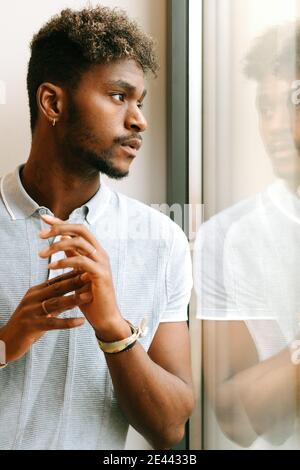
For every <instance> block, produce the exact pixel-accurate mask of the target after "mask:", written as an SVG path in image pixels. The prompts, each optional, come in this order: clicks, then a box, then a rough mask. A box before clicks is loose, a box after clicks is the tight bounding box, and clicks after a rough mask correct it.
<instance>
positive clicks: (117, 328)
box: [94, 317, 132, 343]
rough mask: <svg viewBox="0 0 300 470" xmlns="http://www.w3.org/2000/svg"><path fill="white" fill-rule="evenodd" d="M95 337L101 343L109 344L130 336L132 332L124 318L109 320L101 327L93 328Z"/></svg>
mask: <svg viewBox="0 0 300 470" xmlns="http://www.w3.org/2000/svg"><path fill="white" fill-rule="evenodd" d="M94 330H95V334H96V337H97V338H98V339H100V340H101V341H104V342H107V343H110V342H114V341H120V340H122V339H125V338H128V337H129V336H131V334H132V331H131V328H130V326H129V324H128V323H127V321H126V320H124V318H122V317H120V318H118V319H111V320H109V321H107V322H106V323H103V324H102V325H101V326H99V327H98V326H97V328H94Z"/></svg>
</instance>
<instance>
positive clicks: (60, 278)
mask: <svg viewBox="0 0 300 470" xmlns="http://www.w3.org/2000/svg"><path fill="white" fill-rule="evenodd" d="M78 274H79V271H78V270H77V269H74V270H73V271H69V272H67V273H64V274H60V275H59V276H56V277H53V278H51V279H47V280H46V281H44V282H42V283H41V284H37V285H35V286H32V287H31V288H30V291H31V292H35V291H40V290H41V289H43V288H45V287H49V285H53V284H55V283H57V282H60V281H63V280H65V279H72V278H73V277H76V276H78Z"/></svg>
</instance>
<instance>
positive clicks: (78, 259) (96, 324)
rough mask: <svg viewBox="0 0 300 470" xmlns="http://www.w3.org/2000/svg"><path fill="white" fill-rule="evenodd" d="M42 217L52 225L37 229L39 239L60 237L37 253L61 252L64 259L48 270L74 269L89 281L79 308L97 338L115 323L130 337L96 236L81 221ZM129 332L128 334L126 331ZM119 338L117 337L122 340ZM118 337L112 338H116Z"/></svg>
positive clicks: (107, 264)
mask: <svg viewBox="0 0 300 470" xmlns="http://www.w3.org/2000/svg"><path fill="white" fill-rule="evenodd" d="M41 217H42V218H43V220H44V221H45V222H46V223H48V224H49V225H51V228H50V229H49V230H43V231H41V232H40V237H41V238H48V237H53V236H59V235H60V236H61V240H60V241H58V242H56V243H53V244H52V245H51V246H49V247H47V248H45V249H44V250H42V251H40V252H39V255H40V256H41V257H42V258H47V257H49V256H50V255H52V254H53V253H56V252H59V251H64V252H65V253H66V255H67V258H64V259H62V260H59V261H56V262H53V263H50V264H49V265H48V267H49V268H51V269H61V268H74V269H77V270H78V271H80V272H82V275H81V278H82V279H83V280H84V281H90V289H91V293H92V300H91V301H90V302H89V303H86V304H84V305H81V306H80V309H81V311H82V312H83V314H84V315H85V317H86V318H87V320H88V321H89V322H90V324H91V325H92V327H93V328H94V330H95V331H96V334H97V336H98V337H101V339H103V340H105V337H104V336H103V333H104V335H105V332H107V331H112V330H114V329H115V331H116V330H117V329H118V327H117V328H116V325H118V326H119V325H122V330H123V332H124V334H123V333H122V334H121V329H119V332H120V334H121V338H122V337H124V338H125V337H126V336H129V335H130V334H131V329H130V328H129V326H128V324H127V323H126V322H125V320H124V319H122V316H121V314H120V312H119V309H118V306H117V302H116V297H115V291H114V286H113V280H112V274H111V269H110V263H109V257H108V255H107V253H106V252H105V251H104V250H103V248H102V247H101V246H100V244H99V243H98V241H97V240H96V238H95V237H94V236H93V235H92V234H91V233H90V232H89V230H88V229H87V228H86V227H85V226H84V225H82V224H69V223H66V222H64V221H62V220H60V219H58V218H57V217H51V216H48V215H42V216H41ZM127 333H128V334H127ZM121 338H119V339H121ZM117 339H118V338H113V339H112V341H113V340H117Z"/></svg>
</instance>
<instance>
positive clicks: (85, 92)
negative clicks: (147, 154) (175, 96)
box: [62, 60, 147, 178]
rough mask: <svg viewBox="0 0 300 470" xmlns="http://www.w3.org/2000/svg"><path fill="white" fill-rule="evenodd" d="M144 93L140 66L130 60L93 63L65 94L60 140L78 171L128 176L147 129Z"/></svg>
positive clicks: (114, 176) (118, 176) (116, 176)
mask: <svg viewBox="0 0 300 470" xmlns="http://www.w3.org/2000/svg"><path fill="white" fill-rule="evenodd" d="M145 94H146V91H145V88H144V73H143V70H142V69H141V67H140V66H139V65H138V64H137V63H136V62H135V61H133V60H121V61H118V62H112V63H109V64H105V65H96V66H93V67H92V68H91V69H90V70H89V71H88V72H86V73H84V74H83V76H82V79H81V81H80V84H79V86H78V88H77V89H76V91H75V92H74V93H73V94H72V93H70V96H69V103H68V111H67V114H68V116H67V119H66V124H65V129H64V135H63V139H62V140H63V142H62V144H63V146H65V149H66V154H69V155H71V156H72V158H73V159H75V160H76V162H75V161H73V164H75V165H76V163H77V164H78V167H80V169H81V170H80V171H83V172H84V173H85V174H89V173H94V172H95V170H97V171H100V172H102V173H105V174H107V175H108V176H110V177H113V178H122V177H124V176H127V174H128V171H129V167H130V164H131V162H132V161H133V159H134V158H135V156H136V154H137V151H138V150H139V148H140V146H141V142H142V138H141V133H142V132H143V131H144V130H145V129H146V127H147V122H146V120H145V118H144V116H143V113H142V111H141V107H142V102H143V99H144V97H145Z"/></svg>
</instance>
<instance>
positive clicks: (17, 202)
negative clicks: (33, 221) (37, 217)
mask: <svg viewBox="0 0 300 470" xmlns="http://www.w3.org/2000/svg"><path fill="white" fill-rule="evenodd" d="M23 166H24V163H22V164H20V165H18V166H17V168H16V169H15V170H14V171H13V172H12V173H8V174H6V175H5V176H3V177H2V178H1V185H0V192H1V196H2V200H3V202H4V205H5V207H6V209H7V211H8V213H9V214H10V216H11V218H12V220H18V219H25V218H27V217H30V216H32V215H33V214H34V213H35V212H41V210H42V211H43V212H44V213H48V214H50V215H55V214H53V212H51V210H50V209H48V208H47V207H44V206H39V205H38V203H37V202H35V201H34V200H33V199H32V198H31V197H30V196H29V194H28V193H27V192H26V191H25V188H24V186H23V185H22V182H21V178H20V170H21V168H22V167H23ZM99 179H100V175H99ZM110 196H111V191H110V189H109V188H108V187H107V186H106V185H104V184H103V182H101V185H100V188H99V189H98V191H97V192H96V194H94V196H93V197H92V198H91V199H90V200H89V201H87V202H86V203H85V204H83V205H82V206H81V207H79V208H77V209H74V211H73V212H72V214H70V219H71V218H76V216H77V215H78V214H81V215H82V216H83V218H85V219H86V220H87V222H88V223H89V224H94V223H95V222H96V220H97V219H98V217H99V216H100V215H101V214H102V212H103V211H104V209H105V207H106V205H107V203H108V202H109V199H110Z"/></svg>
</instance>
